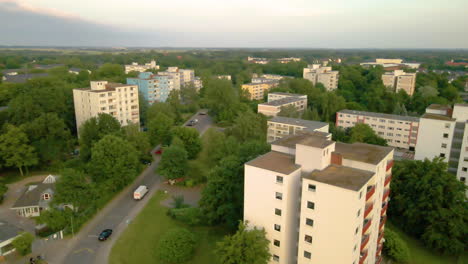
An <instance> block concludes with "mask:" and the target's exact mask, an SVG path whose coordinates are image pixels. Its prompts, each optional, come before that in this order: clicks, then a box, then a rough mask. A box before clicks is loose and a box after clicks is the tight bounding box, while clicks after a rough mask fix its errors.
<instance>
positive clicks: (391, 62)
mask: <svg viewBox="0 0 468 264" xmlns="http://www.w3.org/2000/svg"><path fill="white" fill-rule="evenodd" d="M360 64H361V66H364V67H375V66H377V65H380V66H382V67H384V69H385V68H388V67H396V66H399V67H408V68H411V69H418V68H419V66H420V65H421V63H416V62H403V60H402V59H375V61H370V62H363V63H360Z"/></svg>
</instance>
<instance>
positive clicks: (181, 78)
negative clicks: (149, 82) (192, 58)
mask: <svg viewBox="0 0 468 264" xmlns="http://www.w3.org/2000/svg"><path fill="white" fill-rule="evenodd" d="M158 75H166V76H171V77H172V78H173V80H174V88H173V89H176V90H179V89H180V88H181V87H182V86H184V85H190V84H193V85H194V86H197V85H198V87H200V86H201V80H200V79H198V80H196V79H195V71H194V70H190V69H179V68H178V67H168V68H167V70H166V71H160V72H158Z"/></svg>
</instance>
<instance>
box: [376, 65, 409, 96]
mask: <svg viewBox="0 0 468 264" xmlns="http://www.w3.org/2000/svg"><path fill="white" fill-rule="evenodd" d="M382 82H383V84H384V85H385V86H386V87H388V88H390V89H391V90H392V91H394V92H398V91H400V90H404V91H405V92H406V93H407V94H408V95H410V96H411V95H413V93H414V88H415V86H416V73H407V72H404V71H403V70H394V71H393V72H386V73H384V74H382Z"/></svg>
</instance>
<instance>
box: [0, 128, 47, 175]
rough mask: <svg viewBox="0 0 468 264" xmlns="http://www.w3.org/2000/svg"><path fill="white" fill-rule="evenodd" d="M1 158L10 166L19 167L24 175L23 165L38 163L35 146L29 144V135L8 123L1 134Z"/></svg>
mask: <svg viewBox="0 0 468 264" xmlns="http://www.w3.org/2000/svg"><path fill="white" fill-rule="evenodd" d="M0 158H1V159H2V160H3V161H4V163H5V165H6V166H8V167H11V166H14V167H16V168H18V169H19V171H20V174H21V176H23V167H25V168H26V169H27V167H28V166H32V165H36V164H37V162H38V159H37V154H36V153H35V151H34V147H32V146H30V145H29V141H28V137H27V136H26V134H25V133H24V132H23V131H22V130H21V129H20V128H18V127H15V126H14V125H6V126H5V128H4V133H3V134H2V135H0Z"/></svg>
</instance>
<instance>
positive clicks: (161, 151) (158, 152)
mask: <svg viewBox="0 0 468 264" xmlns="http://www.w3.org/2000/svg"><path fill="white" fill-rule="evenodd" d="M162 153H163V150H162V148H159V149H158V150H156V151H155V152H154V154H156V155H161V154H162Z"/></svg>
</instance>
